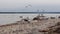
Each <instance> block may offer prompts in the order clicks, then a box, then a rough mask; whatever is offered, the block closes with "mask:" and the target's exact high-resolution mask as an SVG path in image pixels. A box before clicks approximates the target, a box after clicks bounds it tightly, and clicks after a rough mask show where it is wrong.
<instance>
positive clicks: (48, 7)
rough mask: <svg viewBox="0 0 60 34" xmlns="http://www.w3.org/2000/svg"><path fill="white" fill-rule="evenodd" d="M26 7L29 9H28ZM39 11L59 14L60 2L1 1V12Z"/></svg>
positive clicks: (50, 0) (56, 0) (57, 0)
mask: <svg viewBox="0 0 60 34" xmlns="http://www.w3.org/2000/svg"><path fill="white" fill-rule="evenodd" d="M28 5H31V6H28ZM26 6H28V7H27V8H26ZM37 9H39V10H41V9H44V10H45V11H47V12H49V11H51V12H52V11H53V12H57V11H58V12H59V11H60V0H0V12H2V11H3V12H7V11H8V12H9V11H11V12H12V11H13V12H15V11H18V12H19V11H36V10H37Z"/></svg>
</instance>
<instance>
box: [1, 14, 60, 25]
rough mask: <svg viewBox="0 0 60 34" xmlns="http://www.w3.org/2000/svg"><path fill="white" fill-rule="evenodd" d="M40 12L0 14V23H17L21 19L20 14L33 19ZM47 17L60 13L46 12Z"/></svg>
mask: <svg viewBox="0 0 60 34" xmlns="http://www.w3.org/2000/svg"><path fill="white" fill-rule="evenodd" d="M37 15H38V14H0V25H3V24H9V23H15V22H16V21H19V20H20V19H21V18H20V17H19V16H23V18H26V17H29V18H30V19H33V17H35V16H37ZM44 15H45V16H46V17H50V16H55V17H57V16H60V14H44Z"/></svg>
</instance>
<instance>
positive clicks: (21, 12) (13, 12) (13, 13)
mask: <svg viewBox="0 0 60 34" xmlns="http://www.w3.org/2000/svg"><path fill="white" fill-rule="evenodd" d="M0 14H60V12H0Z"/></svg>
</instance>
